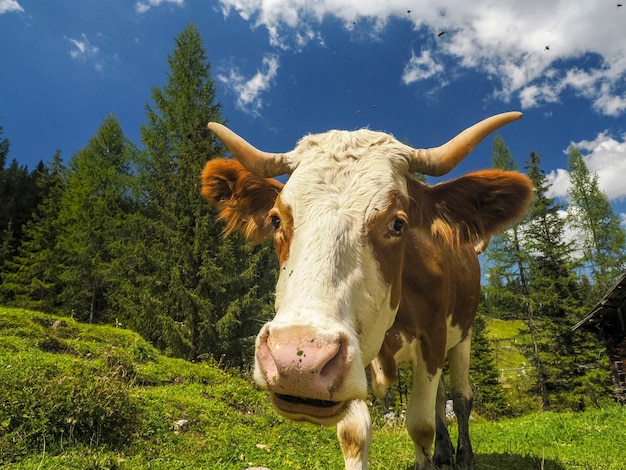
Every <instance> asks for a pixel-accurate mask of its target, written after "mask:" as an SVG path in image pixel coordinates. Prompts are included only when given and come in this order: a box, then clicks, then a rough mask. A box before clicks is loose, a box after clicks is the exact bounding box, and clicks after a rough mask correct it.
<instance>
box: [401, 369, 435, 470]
mask: <svg viewBox="0 0 626 470" xmlns="http://www.w3.org/2000/svg"><path fill="white" fill-rule="evenodd" d="M440 377H441V369H438V370H437V372H436V373H435V375H434V376H433V375H430V374H428V372H427V370H426V365H425V364H424V363H423V362H422V363H421V364H418V365H417V367H415V370H414V371H413V388H412V390H411V396H410V397H409V403H408V406H407V415H406V426H407V430H408V431H409V435H410V436H411V439H413V443H414V444H415V470H429V469H432V468H433V460H432V449H433V441H434V439H435V405H436V401H437V387H438V385H439V378H440Z"/></svg>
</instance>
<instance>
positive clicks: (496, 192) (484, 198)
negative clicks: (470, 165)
mask: <svg viewBox="0 0 626 470" xmlns="http://www.w3.org/2000/svg"><path fill="white" fill-rule="evenodd" d="M407 183H408V187H409V194H410V195H411V198H412V199H413V200H414V201H416V204H415V205H414V207H413V212H412V214H411V216H412V217H414V218H415V220H416V222H417V224H418V226H419V227H420V229H422V230H425V231H426V232H427V233H428V234H429V235H430V236H432V237H433V239H435V240H438V241H442V242H444V243H445V244H447V245H450V246H453V247H456V246H459V245H461V244H464V243H470V244H474V245H475V244H477V243H479V242H480V241H481V240H485V239H487V237H488V236H489V235H491V234H493V233H497V232H499V231H500V230H502V229H504V228H505V227H507V226H508V225H509V224H511V223H513V222H514V221H516V220H518V219H520V218H521V217H522V216H523V215H524V213H525V212H526V209H527V208H528V205H529V203H530V200H531V198H532V195H533V185H532V183H531V181H530V179H529V178H528V177H527V176H526V175H523V174H521V173H513V172H507V171H502V170H485V171H478V172H475V173H471V174H468V175H465V176H462V177H460V178H457V179H455V180H452V181H448V182H445V183H440V184H437V185H435V186H432V187H429V186H426V185H424V184H423V183H420V182H419V181H416V180H414V179H413V178H407Z"/></svg>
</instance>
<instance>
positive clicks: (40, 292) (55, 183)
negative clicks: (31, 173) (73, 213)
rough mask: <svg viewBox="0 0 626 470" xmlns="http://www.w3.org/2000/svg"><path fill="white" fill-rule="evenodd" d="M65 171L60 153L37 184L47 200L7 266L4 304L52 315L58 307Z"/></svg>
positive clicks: (5, 267)
mask: <svg viewBox="0 0 626 470" xmlns="http://www.w3.org/2000/svg"><path fill="white" fill-rule="evenodd" d="M66 176H67V175H66V168H65V167H64V166H63V161H62V159H61V152H60V151H59V150H57V152H56V153H55V155H54V157H53V160H52V163H51V164H50V168H49V170H48V171H46V172H42V176H41V177H40V178H39V179H38V181H37V183H38V186H39V189H40V191H41V193H42V194H44V195H45V196H44V198H43V201H42V203H41V204H40V205H39V206H38V207H37V209H36V210H35V213H34V215H33V218H32V220H31V221H29V222H28V223H27V224H26V227H25V228H24V240H23V242H22V243H21V245H20V248H19V253H18V255H17V256H16V257H15V258H14V259H13V260H11V261H9V262H7V263H5V265H4V269H5V277H4V279H3V283H2V286H1V287H2V288H1V292H2V296H3V298H4V302H5V303H11V304H13V305H17V306H20V307H24V308H30V309H37V310H42V311H45V312H49V313H52V312H53V311H54V310H55V309H56V308H57V307H58V304H59V302H58V295H59V292H60V283H59V280H58V276H59V269H58V268H59V265H60V263H61V259H60V258H58V257H57V256H56V250H55V245H56V242H57V235H58V231H59V224H58V217H59V210H60V204H61V198H62V196H63V191H64V188H65V183H66Z"/></svg>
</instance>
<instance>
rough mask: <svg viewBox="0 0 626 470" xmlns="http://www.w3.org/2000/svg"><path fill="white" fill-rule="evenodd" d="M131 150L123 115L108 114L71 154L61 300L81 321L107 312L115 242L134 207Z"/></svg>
mask: <svg viewBox="0 0 626 470" xmlns="http://www.w3.org/2000/svg"><path fill="white" fill-rule="evenodd" d="M133 155H134V146H133V145H132V144H131V143H130V142H129V141H128V139H127V138H126V137H125V136H124V133H123V131H122V128H121V126H120V124H119V121H118V120H117V119H116V118H115V117H114V116H108V117H107V118H105V120H104V122H103V123H102V125H101V126H100V128H99V129H98V132H97V133H96V135H95V136H94V137H93V138H92V139H91V140H90V141H89V143H88V144H87V145H86V146H85V147H83V148H82V149H81V150H79V151H78V153H77V154H76V155H74V156H73V157H72V159H71V160H70V170H69V174H68V178H67V188H66V190H65V192H64V194H63V197H62V199H61V207H60V211H59V224H60V229H59V236H58V238H57V243H56V247H55V248H56V250H58V253H59V255H60V256H61V273H60V275H59V277H60V281H61V282H62V284H63V289H62V293H61V299H60V300H61V301H62V302H63V304H64V306H65V308H67V309H70V310H71V311H72V314H73V316H75V318H77V319H79V320H82V321H89V322H90V323H93V322H97V321H102V320H104V319H105V318H106V315H107V313H108V308H109V304H108V301H107V295H108V291H109V290H110V288H111V286H112V285H113V284H114V283H115V278H116V275H115V273H114V271H113V266H114V260H115V259H116V257H117V251H116V247H117V245H118V244H119V237H120V233H122V232H123V230H124V229H125V226H126V225H125V219H126V214H127V213H128V212H129V211H130V210H132V201H131V199H130V194H131V181H132V162H133V158H134V157H133Z"/></svg>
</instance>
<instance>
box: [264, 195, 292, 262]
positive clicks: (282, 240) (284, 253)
mask: <svg viewBox="0 0 626 470" xmlns="http://www.w3.org/2000/svg"><path fill="white" fill-rule="evenodd" d="M267 217H268V223H269V224H270V225H271V224H272V219H274V218H278V220H279V221H280V224H279V226H278V227H274V248H275V249H276V254H277V255H278V263H279V265H280V266H281V267H282V266H283V265H284V264H285V261H287V258H288V257H289V250H290V248H291V240H292V238H293V213H292V212H291V208H290V207H288V206H287V205H286V204H283V202H282V200H281V198H280V196H279V197H278V198H276V203H275V205H274V207H273V208H272V210H271V211H270V212H269V214H268V216H267ZM272 227H273V226H272Z"/></svg>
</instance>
